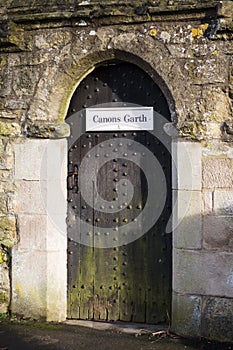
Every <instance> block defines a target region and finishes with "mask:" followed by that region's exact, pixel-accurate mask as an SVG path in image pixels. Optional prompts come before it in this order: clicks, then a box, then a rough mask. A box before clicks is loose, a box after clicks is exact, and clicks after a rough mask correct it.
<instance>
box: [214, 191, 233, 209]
mask: <svg viewBox="0 0 233 350" xmlns="http://www.w3.org/2000/svg"><path fill="white" fill-rule="evenodd" d="M213 202H214V207H213V209H214V212H215V213H216V214H220V215H233V189H231V190H222V191H221V190H216V191H214V200H213Z"/></svg>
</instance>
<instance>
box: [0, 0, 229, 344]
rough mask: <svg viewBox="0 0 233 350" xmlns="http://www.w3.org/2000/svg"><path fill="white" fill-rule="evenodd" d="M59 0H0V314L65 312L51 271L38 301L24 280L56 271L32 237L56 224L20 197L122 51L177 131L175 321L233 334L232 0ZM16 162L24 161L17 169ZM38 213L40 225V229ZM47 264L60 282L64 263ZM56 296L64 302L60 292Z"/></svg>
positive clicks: (189, 328) (218, 335) (53, 316)
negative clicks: (87, 92) (85, 91)
mask: <svg viewBox="0 0 233 350" xmlns="http://www.w3.org/2000/svg"><path fill="white" fill-rule="evenodd" d="M57 3H58V2H57V1H50V2H49V4H47V2H44V1H42V0H37V1H31V2H30V1H27V4H25V1H20V0H17V1H16V0H15V1H14V0H7V1H6V2H5V4H4V5H0V15H1V21H0V191H1V198H0V247H1V249H0V313H1V312H6V311H7V310H8V309H9V308H10V309H11V310H12V311H13V312H16V313H22V314H24V313H25V314H26V316H30V315H33V317H45V318H47V319H50V320H62V319H64V317H65V316H64V315H65V311H64V308H65V301H63V303H62V305H61V309H62V308H63V311H62V312H61V311H58V310H57V309H56V305H54V302H53V301H52V300H53V299H54V296H53V295H52V292H51V290H50V289H51V288H52V286H51V285H49V280H48V279H47V278H45V277H44V279H43V283H44V286H45V287H44V289H43V290H42V289H38V291H37V292H38V293H39V294H38V295H36V300H37V301H38V300H42V303H39V304H38V303H37V302H34V301H35V293H34V294H33V292H32V290H31V289H30V286H29V284H28V283H27V264H28V261H30V262H32V260H30V259H31V258H32V257H35V256H37V257H38V264H41V265H40V269H39V270H40V271H42V272H41V275H40V274H39V272H38V284H39V280H40V277H41V276H42V275H43V276H45V275H44V274H43V271H46V276H47V275H48V276H50V275H51V273H52V271H51V269H49V268H48V266H47V265H46V266H44V267H43V263H44V261H45V260H44V258H42V256H43V254H41V253H38V251H40V252H41V251H43V252H44V253H46V254H45V255H44V256H46V258H45V259H46V261H53V259H52V256H53V253H52V252H53V251H54V250H53V248H54V247H52V248H51V247H49V245H47V244H45V245H44V246H43V249H42V248H41V242H38V241H37V243H36V244H35V245H34V246H33V242H32V241H31V238H30V237H37V236H38V235H40V234H44V233H45V232H51V231H53V229H52V228H51V227H50V226H49V224H48V222H47V221H46V220H47V219H46V217H45V216H46V213H44V212H43V213H39V212H38V213H34V214H36V217H35V216H33V217H32V216H31V214H32V213H31V212H30V210H29V212H28V211H27V208H26V209H25V207H23V208H24V209H23V211H22V205H23V204H24V203H25V202H27V201H29V202H30V201H31V203H33V200H35V198H36V197H35V193H36V192H34V190H33V186H37V185H38V182H40V181H41V179H40V178H39V177H38V173H37V172H35V164H34V163H33V162H32V161H30V157H29V156H30V154H31V153H30V148H31V147H32V150H33V149H34V150H35V149H36V147H37V146H38V142H39V143H40V142H44V141H45V142H46V140H43V141H42V139H49V140H50V142H52V143H51V145H52V144H53V142H56V140H55V139H62V138H65V137H66V136H68V134H69V128H68V126H67V125H66V124H65V122H64V118H65V115H66V111H67V108H68V105H69V101H70V98H71V96H72V93H73V91H74V90H75V88H76V86H77V85H78V83H79V82H80V81H81V79H82V78H83V77H84V76H86V75H87V74H88V72H89V71H91V70H92V69H93V67H94V66H96V65H98V64H101V63H102V62H106V61H109V60H126V61H129V62H132V63H134V64H137V65H138V66H140V67H141V68H142V69H144V70H145V71H147V72H148V73H149V74H150V75H151V76H153V78H154V79H155V80H156V82H157V84H158V85H159V86H160V87H161V89H162V91H163V93H164V95H165V96H166V98H167V100H168V103H169V107H170V111H171V114H172V118H173V122H174V124H175V125H176V127H177V129H178V132H179V138H178V140H175V141H174V148H173V150H174V154H175V156H176V157H177V159H178V173H177V174H175V172H174V183H173V197H174V199H175V200H176V201H177V203H178V204H179V205H178V209H177V212H176V213H175V214H174V223H175V224H176V223H178V221H179V218H180V217H181V218H182V220H181V224H180V225H178V226H177V227H176V229H175V231H174V253H173V255H174V267H173V271H174V273H173V290H174V293H173V329H174V331H176V332H177V333H179V334H183V335H186V336H198V337H200V336H203V337H206V338H209V339H215V340H221V341H225V340H228V341H229V340H232V339H233V335H232V328H233V327H232V323H233V319H232V318H233V316H232V296H233V294H232V290H233V288H232V286H233V279H232V273H233V271H232V266H233V261H232V259H233V253H232V239H233V238H232V237H233V228H232V225H233V224H232V214H233V213H232V212H233V209H232V205H233V204H232V202H233V200H232V198H233V196H232V194H233V184H232V170H233V167H232V159H233V153H232V152H233V151H232V141H233V136H232V133H233V131H232V127H233V125H232V123H233V118H232V108H233V105H232V104H233V59H232V53H233V46H232V38H233V34H232V15H233V1H214V0H205V1H197V0H196V1H194V0H189V1H180V0H179V1H178V0H172V1H170V0H169V1H163V0H160V1H159V0H158V1H145V2H143V4H142V3H141V2H139V1H136V0H135V1H117V2H114V1H111V3H110V2H109V1H103V2H101V4H102V5H99V2H97V1H93V0H92V1H83V2H77V1H74V0H69V1H68V0H67V1H65V2H62V5H57ZM39 140H41V141H39ZM58 141H59V142H61V143H59V145H62V142H63V141H64V140H58ZM30 142H31V143H30ZM41 145H42V143H41ZM38 147H39V146H38ZM51 147H52V146H51ZM59 147H62V146H59ZM19 150H21V152H19ZM22 150H24V151H22ZM22 152H23V153H22ZM57 152H58V149H57ZM29 153H30V154H29ZM37 154H38V151H35V156H36V155H37ZM23 155H27V156H25V157H23ZM187 155H188V157H189V160H191V164H192V167H191V172H192V174H193V175H192V176H191V180H192V181H191V182H190V181H189V180H187V179H189V178H190V175H189V172H188V171H187V169H186V165H187V162H186V161H185V156H187ZM31 157H32V158H33V155H31ZM19 159H21V160H22V162H23V164H24V169H21V173H20V177H17V176H18V175H17V174H19V173H17V169H18V168H17V167H18V164H19ZM33 164H34V165H33ZM30 174H31V175H30ZM63 175H64V174H63ZM57 180H58V179H57ZM46 181H47V180H46ZM25 186H29V187H30V189H29V190H26V188H25ZM22 189H24V190H23V193H22ZM33 193H34V195H32V194H33ZM33 196H34V197H33ZM33 198H34V199H33ZM186 204H188V205H186ZM183 207H185V217H183V211H184V210H183ZM20 208H21V209H20ZM28 209H30V208H28ZM25 210H26V211H25ZM34 214H33V215H34ZM40 214H42V215H43V220H45V221H44V223H45V225H44V227H42V226H43V225H41V227H40V230H39V232H37V231H36V230H37V229H38V226H37V225H36V222H38V218H39V216H38V215H40ZM28 218H30V220H28ZM32 219H33V220H34V221H33V220H32ZM31 220H32V221H31ZM36 220H37V221H36ZM62 220H63V219H62ZM63 221H64V220H63ZM32 222H33V223H34V224H32ZM63 224H64V222H63ZM27 235H29V236H30V237H29V238H27ZM43 237H44V239H45V241H46V240H48V236H46V234H45V236H43ZM59 237H60V236H59ZM25 239H27V241H26V242H27V244H25ZM17 242H18V243H17ZM60 242H63V240H62V238H61V241H60ZM63 244H64V245H63V253H64V249H65V248H64V247H65V243H64V242H63ZM32 246H33V247H32ZM12 247H14V248H13V253H12ZM30 252H32V254H31V255H30ZM48 252H49V253H48ZM12 254H13V257H12ZM56 254H58V256H59V252H58V251H56ZM56 254H55V255H56ZM26 256H27V257H28V259H29V258H30V259H29V260H27V259H26V258H25V257H26ZM23 257H24V258H25V259H24V258H23ZM63 260H64V256H63V255H62V258H61V261H63ZM40 261H41V263H40ZM34 263H35V261H34ZM16 265H17V266H16ZM51 266H52V267H53V269H54V271H55V276H57V277H56V279H55V281H57V282H58V283H60V282H59V268H60V267H61V266H59V265H57V267H56V266H55V264H53V263H52V264H51ZM20 268H21V270H20ZM43 268H44V270H43ZM63 268H64V266H63V267H61V270H62V271H63ZM22 269H23V271H24V273H23V274H22ZM20 271H21V272H20ZM30 273H31V276H32V274H35V275H36V270H35V271H34V270H31V272H30ZM64 275H65V272H64ZM64 275H63V280H62V281H63V282H61V285H60V288H62V283H63V284H64V283H65V282H64V279H65V278H64ZM36 276H37V275H36ZM12 278H13V279H12ZM20 281H21V282H20ZM35 281H36V278H35ZM19 282H20V283H22V288H24V289H25V290H21V288H19ZM11 285H12V286H13V289H10V286H11ZM16 287H17V288H16ZM34 287H35V288H36V282H35V284H34ZM53 287H54V286H53ZM58 293H59V292H58ZM22 295H23V296H25V298H23V297H22ZM60 296H61V298H62V300H63V299H64V290H62V291H61V293H60ZM56 298H59V294H57V295H56ZM30 300H31V302H30V303H29V304H30V307H29V308H28V310H27V312H26V311H24V310H25V305H27V304H28V301H30ZM33 305H34V309H33ZM48 310H49V311H48ZM223 329H224V332H223Z"/></svg>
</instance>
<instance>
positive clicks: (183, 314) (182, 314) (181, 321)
mask: <svg viewBox="0 0 233 350" xmlns="http://www.w3.org/2000/svg"><path fill="white" fill-rule="evenodd" d="M201 304H202V298H201V297H200V296H194V295H181V294H177V293H173V296H172V331H173V332H174V333H176V334H179V335H182V336H186V337H187V336H190V335H191V336H192V337H200V335H201Z"/></svg>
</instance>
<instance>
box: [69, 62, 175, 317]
mask: <svg viewBox="0 0 233 350" xmlns="http://www.w3.org/2000/svg"><path fill="white" fill-rule="evenodd" d="M119 102H127V103H129V104H133V103H134V104H137V105H142V106H153V108H154V110H155V111H157V112H159V113H160V114H162V115H163V116H164V117H165V118H167V120H169V118H170V115H169V109H168V106H167V103H166V100H165V98H164V96H163V94H162V93H161V90H160V89H159V88H158V86H157V85H156V84H155V82H154V81H153V80H152V79H151V78H150V76H149V75H147V74H146V73H145V72H144V71H142V70H141V69H139V68H138V67H136V66H134V65H132V64H128V63H118V64H115V65H110V66H106V67H99V68H96V69H95V70H94V71H93V72H92V73H91V74H90V75H88V76H87V77H86V78H85V79H84V80H83V81H82V82H81V84H80V85H79V87H78V88H77V90H76V92H75V93H74V95H73V98H72V100H71V103H70V108H69V111H68V116H67V117H68V118H67V121H68V122H69V117H70V116H71V115H73V114H74V113H77V118H79V117H80V120H82V118H83V116H81V114H82V112H80V111H83V110H84V109H86V108H88V107H91V106H96V105H99V104H105V103H116V104H117V103H119ZM82 115H84V114H82ZM72 120H74V119H72ZM83 120H84V119H83ZM72 123H73V121H72ZM73 127H74V126H73V125H71V133H72V130H73ZM71 137H72V135H71ZM169 142H170V140H169V139H167V144H166V145H164V144H163V143H162V142H161V141H160V140H159V138H156V137H155V136H154V135H153V133H150V132H148V131H128V130H122V131H119V132H116V131H114V132H111V131H107V132H85V133H83V134H82V135H81V136H80V137H79V138H78V139H77V140H72V142H71V143H70V145H71V146H70V148H69V154H68V163H69V164H68V178H67V187H68V218H67V225H68V253H69V254H68V316H69V317H70V318H77V319H79V318H81V319H94V320H122V321H134V322H147V323H158V322H164V321H166V319H167V313H169V312H170V300H171V236H170V235H169V234H165V228H166V224H167V221H168V219H169V217H170V213H171V159H170V151H169V147H170V145H169ZM134 145H138V146H135V147H139V148H138V150H137V149H136V151H135V148H134V151H131V150H132V149H133V148H132V147H134ZM144 149H145V151H144ZM140 150H143V151H142V152H141V151H140ZM150 155H153V157H154V158H155V159H156V161H157V162H158V164H159V166H158V168H161V169H162V170H161V171H160V172H158V171H157V170H156V169H155V172H156V171H157V173H155V175H154V177H153V176H151V178H148V177H147V169H149V168H151V167H152V164H151V161H150V159H151V158H150V157H151V156H150ZM103 158H104V161H103ZM135 159H138V160H137V161H136V160H135ZM84 165H85V166H84ZM83 174H84V175H83ZM156 176H157V181H158V182H159V181H161V184H162V182H165V183H166V188H167V189H168V190H167V191H166V195H165V198H164V205H163V210H162V211H161V215H160V216H159V217H158V218H157V220H156V222H155V224H154V225H153V226H152V227H150V229H149V230H147V232H146V233H145V234H141V233H142V232H143V230H144V228H145V227H147V226H146V224H147V223H143V221H140V220H138V218H139V216H140V213H142V212H143V210H144V209H145V208H146V205H147V202H148V198H152V199H153V198H154V204H153V203H152V207H153V206H154V208H155V207H156V205H159V203H158V198H160V197H159V193H158V190H156V182H155V193H154V196H153V188H148V183H149V182H148V181H154V179H155V178H156ZM129 183H131V185H132V188H133V195H131V192H130V190H129V188H131V187H130V186H131V185H129ZM124 184H126V185H124ZM80 186H81V188H80ZM120 186H122V189H121V188H120ZM127 186H128V187H127ZM161 186H163V185H161ZM161 188H162V187H161ZM98 196H100V197H98ZM120 196H122V202H121V204H120V205H119V197H120ZM100 198H101V200H102V199H103V203H102V202H101V200H100ZM161 198H162V197H161ZM156 201H157V202H156ZM159 201H161V200H160V199H159ZM98 205H99V206H98ZM107 206H108V208H107ZM116 206H118V207H116ZM106 208H107V209H106ZM152 213H153V210H152ZM137 220H138V221H137ZM130 223H132V227H133V228H134V229H133V230H135V232H133V231H132V234H134V233H135V240H131V241H130V242H129V243H127V244H118V243H117V241H115V242H114V241H113V243H112V246H108V248H100V246H101V245H100V244H99V242H101V240H102V239H106V240H109V239H110V238H108V237H109V236H111V235H110V232H109V227H111V229H112V232H113V239H114V238H115V239H116V240H117V239H122V237H123V235H124V228H126V227H128V225H129V224H130ZM133 225H134V226H133ZM83 242H85V244H83Z"/></svg>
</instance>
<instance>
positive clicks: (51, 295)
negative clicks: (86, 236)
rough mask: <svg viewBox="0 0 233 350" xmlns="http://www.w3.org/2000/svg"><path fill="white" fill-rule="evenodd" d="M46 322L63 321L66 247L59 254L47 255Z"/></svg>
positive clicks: (65, 292) (65, 303) (64, 315)
mask: <svg viewBox="0 0 233 350" xmlns="http://www.w3.org/2000/svg"><path fill="white" fill-rule="evenodd" d="M47 266H48V270H47V280H48V287H47V315H46V319H47V321H58V322H60V321H64V320H65V319H66V310H67V254H66V245H64V247H63V250H62V251H60V252H50V253H49V254H48V255H47Z"/></svg>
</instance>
